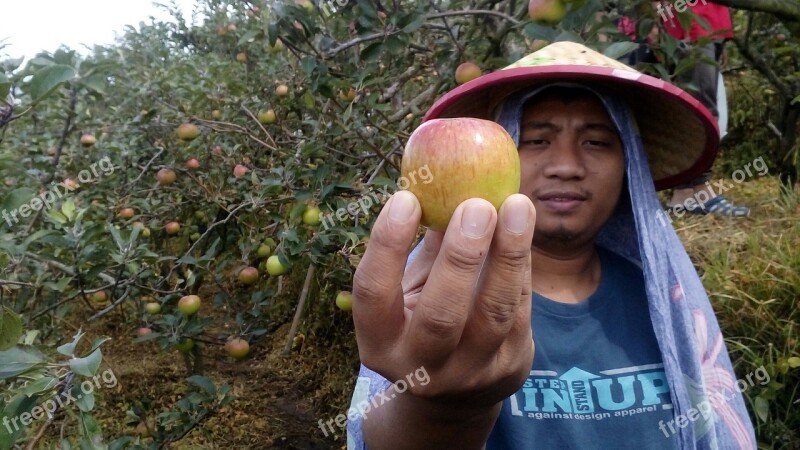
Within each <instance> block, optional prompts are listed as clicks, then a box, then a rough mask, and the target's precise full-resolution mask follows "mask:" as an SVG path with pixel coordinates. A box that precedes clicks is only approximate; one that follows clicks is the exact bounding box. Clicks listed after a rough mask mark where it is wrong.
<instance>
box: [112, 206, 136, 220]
mask: <svg viewBox="0 0 800 450" xmlns="http://www.w3.org/2000/svg"><path fill="white" fill-rule="evenodd" d="M134 215H136V212H135V211H134V210H133V208H122V209H120V210H119V212H118V213H117V217H119V218H120V219H130V218H132V217H133V216H134Z"/></svg>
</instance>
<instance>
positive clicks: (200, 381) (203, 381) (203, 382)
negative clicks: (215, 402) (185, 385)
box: [186, 375, 217, 396]
mask: <svg viewBox="0 0 800 450" xmlns="http://www.w3.org/2000/svg"><path fill="white" fill-rule="evenodd" d="M186 381H188V382H189V383H191V384H193V385H195V386H197V387H199V388H200V389H202V390H204V391H206V392H207V393H208V394H209V395H211V396H214V395H217V388H216V387H215V386H214V382H213V381H211V380H210V379H208V378H206V377H203V376H200V375H192V376H191V377H189V378H187V379H186Z"/></svg>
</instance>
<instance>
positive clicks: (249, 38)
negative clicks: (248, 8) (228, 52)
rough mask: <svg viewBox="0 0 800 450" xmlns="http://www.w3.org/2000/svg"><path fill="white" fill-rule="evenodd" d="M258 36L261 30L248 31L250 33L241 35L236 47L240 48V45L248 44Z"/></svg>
mask: <svg viewBox="0 0 800 450" xmlns="http://www.w3.org/2000/svg"><path fill="white" fill-rule="evenodd" d="M259 34H261V30H250V31H248V32H247V33H245V34H243V35H242V37H241V38H239V42H238V43H237V44H236V46H237V47H238V46H241V45H243V44H246V43H248V42H251V41H252V40H254V39H255V38H256V36H258V35H259Z"/></svg>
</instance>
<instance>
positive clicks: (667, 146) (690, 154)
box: [423, 65, 719, 190]
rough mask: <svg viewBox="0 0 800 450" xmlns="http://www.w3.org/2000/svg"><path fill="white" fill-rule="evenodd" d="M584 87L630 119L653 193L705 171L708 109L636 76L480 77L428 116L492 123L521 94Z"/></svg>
mask: <svg viewBox="0 0 800 450" xmlns="http://www.w3.org/2000/svg"><path fill="white" fill-rule="evenodd" d="M565 81H568V82H578V83H580V82H585V83H586V84H590V85H601V86H603V87H605V88H607V89H610V90H612V91H613V92H616V93H617V94H619V95H620V96H622V98H624V99H625V100H626V101H627V103H628V104H629V105H630V107H631V109H632V111H633V114H634V116H635V117H636V120H637V123H638V126H639V130H640V135H641V138H642V142H643V144H644V147H645V151H646V152H647V156H648V162H649V164H650V168H651V171H652V172H653V180H654V183H655V187H656V189H658V190H661V189H667V188H670V187H674V186H676V185H680V184H684V183H687V182H690V181H691V180H692V179H694V178H697V177H698V176H700V175H701V174H702V173H703V172H706V171H707V170H709V169H710V167H711V165H712V164H713V162H714V159H715V158H716V155H717V149H718V147H719V128H718V126H717V122H716V120H714V118H713V116H712V115H711V113H710V112H709V111H708V109H706V108H705V106H703V105H702V104H701V103H700V102H699V101H698V100H696V99H695V98H694V97H692V96H691V95H689V94H688V93H687V92H685V91H683V90H682V89H680V88H678V87H677V86H675V85H673V84H671V83H668V82H665V81H663V80H659V79H658V78H654V77H651V76H649V75H645V74H642V73H639V72H633V71H631V70H620V69H616V68H610V67H601V66H585V65H543V66H530V67H515V68H509V69H503V70H498V71H496V72H493V73H490V74H487V75H483V76H481V77H478V78H476V79H474V80H472V81H469V82H467V83H465V84H463V85H461V86H458V87H457V88H455V89H453V90H451V91H450V92H448V93H447V94H445V95H444V96H442V97H441V98H440V99H439V100H437V101H436V103H434V105H433V106H432V107H431V108H430V109H429V110H428V112H427V113H426V114H425V117H424V118H423V122H424V121H427V120H431V119H436V118H453V117H475V118H481V119H487V120H493V117H492V114H493V112H494V109H495V108H496V107H497V105H499V104H500V103H501V102H502V101H503V100H504V99H505V98H506V97H507V96H508V95H512V94H513V93H514V92H517V91H519V90H521V89H525V88H529V87H533V86H537V85H543V84H548V83H553V82H565Z"/></svg>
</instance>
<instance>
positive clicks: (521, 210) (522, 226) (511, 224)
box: [503, 197, 531, 234]
mask: <svg viewBox="0 0 800 450" xmlns="http://www.w3.org/2000/svg"><path fill="white" fill-rule="evenodd" d="M529 210H530V207H529V206H528V203H527V202H526V201H525V199H524V198H522V197H516V198H512V199H510V200H508V201H507V202H506V204H505V205H503V225H505V227H506V230H508V231H509V232H510V233H514V234H522V233H524V232H525V230H527V229H528V222H530V217H531V215H530V211H529Z"/></svg>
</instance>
